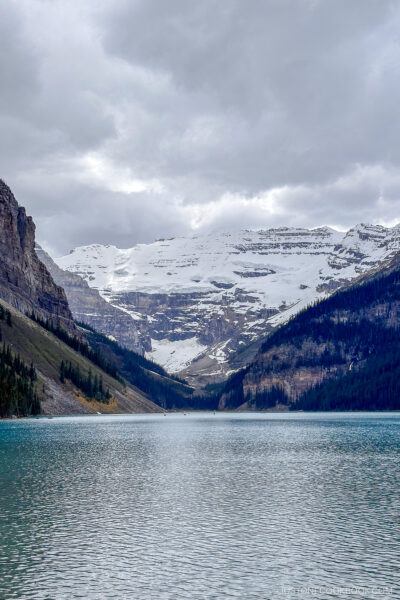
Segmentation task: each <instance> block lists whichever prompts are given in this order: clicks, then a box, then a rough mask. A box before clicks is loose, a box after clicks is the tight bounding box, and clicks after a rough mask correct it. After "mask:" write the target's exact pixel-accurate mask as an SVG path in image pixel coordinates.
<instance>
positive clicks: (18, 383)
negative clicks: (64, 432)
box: [0, 306, 40, 417]
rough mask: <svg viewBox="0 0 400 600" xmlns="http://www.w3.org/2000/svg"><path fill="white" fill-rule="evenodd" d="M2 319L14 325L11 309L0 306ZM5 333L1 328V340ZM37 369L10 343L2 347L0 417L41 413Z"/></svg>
mask: <svg viewBox="0 0 400 600" xmlns="http://www.w3.org/2000/svg"><path fill="white" fill-rule="evenodd" d="M0 321H3V322H5V323H6V327H11V326H12V321H11V313H10V311H7V310H4V308H3V307H2V306H0ZM2 337H3V334H2V329H1V328H0V341H1V340H2ZM36 380H37V376H36V371H35V369H34V367H33V365H32V364H31V365H30V366H28V365H27V364H26V363H25V362H24V361H23V360H22V359H21V357H20V356H19V354H14V353H13V352H12V350H11V347H10V346H9V345H6V344H5V343H3V344H2V346H1V349H0V417H7V416H11V415H17V416H27V415H36V414H39V413H40V401H39V397H38V395H37V393H36V388H35V382H36Z"/></svg>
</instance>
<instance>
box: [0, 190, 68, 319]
mask: <svg viewBox="0 0 400 600" xmlns="http://www.w3.org/2000/svg"><path fill="white" fill-rule="evenodd" d="M0 298H2V299H3V300H5V301H6V302H8V303H9V304H11V305H12V306H14V307H15V308H16V309H18V310H19V311H20V312H22V313H31V312H32V311H34V312H35V313H36V314H37V315H38V316H40V317H41V318H43V319H50V320H52V321H53V323H54V324H59V325H61V326H62V327H64V328H65V329H68V330H74V324H73V318H72V314H71V312H70V309H69V307H68V302H67V298H66V296H65V293H64V290H63V289H62V288H61V287H59V286H57V285H56V284H55V283H54V281H53V279H52V277H51V275H50V273H49V272H48V270H47V269H46V267H45V265H44V264H43V263H42V262H40V260H39V259H38V257H37V255H36V253H35V225H34V223H33V221H32V218H31V217H28V216H27V215H26V212H25V209H24V208H22V207H20V206H19V205H18V203H17V201H16V199H15V198H14V195H13V194H12V192H11V190H10V188H9V187H8V186H7V185H6V184H5V183H4V182H3V181H1V180H0Z"/></svg>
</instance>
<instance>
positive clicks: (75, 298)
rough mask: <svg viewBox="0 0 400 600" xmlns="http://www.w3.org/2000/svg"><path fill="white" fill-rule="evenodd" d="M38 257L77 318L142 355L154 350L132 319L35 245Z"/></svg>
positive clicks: (144, 333) (144, 332)
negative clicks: (146, 351)
mask: <svg viewBox="0 0 400 600" xmlns="http://www.w3.org/2000/svg"><path fill="white" fill-rule="evenodd" d="M36 254H37V255H38V257H39V259H40V260H41V262H42V263H43V264H45V265H46V267H47V269H48V271H49V273H50V274H51V276H52V277H53V279H54V281H55V282H56V283H57V284H58V285H59V286H61V287H62V288H63V289H64V291H65V293H66V296H67V299H68V303H69V307H70V309H71V311H72V314H73V316H74V318H75V319H76V320H77V321H82V322H84V323H87V324H89V325H91V326H92V327H94V329H96V330H97V331H101V332H102V333H104V334H105V335H107V336H109V337H110V338H112V339H115V340H117V341H118V342H119V343H120V344H121V345H122V346H124V347H125V348H128V350H133V351H134V352H137V353H139V354H144V351H145V349H150V348H151V342H150V339H149V337H148V336H147V335H146V331H143V332H140V331H139V330H138V328H137V326H136V324H135V321H134V320H133V318H132V317H131V316H130V315H129V314H128V313H125V312H123V311H122V310H120V309H118V308H116V307H115V306H113V305H112V304H110V303H109V302H106V301H105V300H104V299H103V298H102V297H101V296H100V294H99V292H98V291H97V290H95V289H92V288H91V287H89V285H88V284H87V282H86V281H85V280H84V279H82V277H80V276H79V275H76V274H75V273H71V272H69V271H63V270H62V269H60V267H59V266H58V265H56V263H55V262H54V261H53V260H52V258H51V257H50V256H49V255H48V254H47V252H45V251H44V250H43V248H41V247H40V246H39V245H38V244H36Z"/></svg>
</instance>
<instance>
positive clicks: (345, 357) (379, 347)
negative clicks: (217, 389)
mask: <svg viewBox="0 0 400 600" xmlns="http://www.w3.org/2000/svg"><path fill="white" fill-rule="evenodd" d="M399 325H400V266H399V258H398V257H395V258H394V259H393V261H392V263H391V265H390V266H389V267H387V268H385V269H384V270H382V271H381V272H379V273H377V274H374V275H372V276H369V277H367V278H364V279H363V280H361V281H359V282H358V283H357V284H356V285H352V286H351V287H349V288H348V289H346V290H342V291H339V292H337V293H336V294H334V295H333V296H331V297H330V298H328V299H327V300H324V301H322V302H319V303H318V304H316V305H315V306H312V307H310V308H308V309H307V310H305V311H303V312H302V313H300V314H298V315H297V316H296V317H294V318H293V319H292V320H291V321H290V322H289V323H287V324H286V325H285V326H282V327H281V328H280V329H278V330H277V331H276V332H275V333H274V334H272V335H271V336H270V338H268V339H267V340H266V341H265V342H264V343H263V345H262V346H261V349H260V352H259V353H258V355H257V357H256V359H255V360H254V361H252V362H251V363H250V364H249V366H248V367H247V368H246V369H244V370H242V371H240V372H239V373H236V374H235V375H234V376H233V377H231V378H230V379H229V380H228V382H227V384H226V386H225V388H224V390H223V393H222V394H221V397H220V402H219V407H220V408H238V407H241V408H258V409H265V408H271V407H274V406H275V405H276V404H281V405H286V406H288V407H289V406H290V407H292V408H301V409H307V408H310V409H311V408H312V409H327V408H349V409H351V408H354V409H356V408H357V409H361V408H364V409H369V408H370V409H375V408H377V407H379V408H387V409H389V408H390V409H393V408H395V407H396V406H397V405H398V400H397V398H398V397H399V394H397V387H396V385H395V380H396V377H395V376H394V375H393V373H395V372H397V371H396V370H395V366H396V365H397V364H398V363H399V362H400V352H399V343H398V339H399V332H398V327H399ZM396 368H397V367H396ZM398 391H399V393H400V389H399V390H398Z"/></svg>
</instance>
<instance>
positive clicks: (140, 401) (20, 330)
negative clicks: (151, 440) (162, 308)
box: [0, 301, 157, 414]
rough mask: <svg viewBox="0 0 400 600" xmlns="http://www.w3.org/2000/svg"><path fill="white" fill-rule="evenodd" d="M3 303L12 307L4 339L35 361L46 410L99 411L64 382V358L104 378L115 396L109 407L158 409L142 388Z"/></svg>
mask: <svg viewBox="0 0 400 600" xmlns="http://www.w3.org/2000/svg"><path fill="white" fill-rule="evenodd" d="M0 306H3V309H4V310H9V312H10V314H11V318H12V327H7V326H6V325H5V324H4V325H3V326H2V333H3V340H4V341H5V343H6V345H9V346H10V347H11V350H12V352H13V354H19V355H20V357H21V360H23V361H24V362H25V363H26V364H28V365H30V364H31V363H33V365H34V367H35V369H36V372H37V377H38V381H37V384H36V388H37V394H38V395H39V399H40V401H41V403H42V407H43V410H45V411H47V410H48V408H47V406H51V408H50V410H51V412H52V413H60V414H62V413H63V412H65V410H67V412H71V410H72V411H73V412H96V410H99V408H96V403H95V400H94V399H93V400H90V401H91V402H92V403H93V404H92V405H91V404H90V402H88V401H87V400H89V398H87V399H86V400H85V396H84V395H83V394H82V391H81V390H80V389H79V388H78V387H77V386H76V385H74V383H73V382H72V381H71V380H69V379H67V378H65V381H64V383H63V382H62V381H61V379H60V365H61V362H62V361H64V364H67V363H71V364H72V365H74V366H75V367H76V366H79V370H80V373H81V375H82V376H83V377H84V378H88V376H89V371H90V370H91V371H92V377H93V380H94V379H95V378H96V377H97V380H98V381H100V379H101V378H102V380H103V387H104V390H107V389H109V391H110V394H111V395H112V397H113V400H112V402H110V405H109V409H108V408H107V410H112V411H114V412H115V411H117V412H149V411H150V412H154V411H157V407H156V405H155V404H154V403H153V402H151V400H149V399H148V398H147V396H146V395H145V394H143V393H142V392H141V391H140V390H138V389H137V388H135V387H134V386H132V385H130V384H129V383H127V382H125V381H123V380H118V379H115V378H113V377H111V375H109V374H108V373H105V372H104V371H103V370H102V369H100V368H99V367H98V366H97V365H95V364H94V363H93V362H91V361H90V360H89V359H88V358H87V357H86V356H83V355H82V354H80V353H79V352H77V351H76V350H74V349H73V348H71V347H70V346H68V345H67V344H66V343H65V342H63V341H62V340H61V339H59V338H58V337H56V336H55V335H54V334H53V333H51V332H50V331H48V330H47V329H45V328H43V327H42V326H40V325H39V324H37V323H35V322H34V321H32V319H30V318H29V317H27V316H25V315H23V314H22V313H20V312H18V311H17V310H16V309H14V308H12V307H11V306H9V305H7V303H5V302H3V301H2V304H0ZM0 312H1V311H0ZM1 322H2V321H0V323H1ZM49 402H50V405H49V404H48V403H49ZM65 403H66V404H65ZM79 407H80V408H79ZM105 409H106V407H105Z"/></svg>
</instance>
